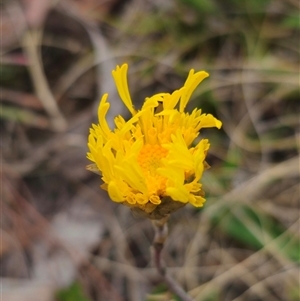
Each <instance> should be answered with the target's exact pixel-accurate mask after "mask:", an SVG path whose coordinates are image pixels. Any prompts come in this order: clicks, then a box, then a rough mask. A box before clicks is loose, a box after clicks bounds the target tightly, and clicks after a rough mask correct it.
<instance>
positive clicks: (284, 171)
mask: <svg viewBox="0 0 300 301" xmlns="http://www.w3.org/2000/svg"><path fill="white" fill-rule="evenodd" d="M0 5H1V19H2V22H1V24H0V25H1V93H0V97H1V110H0V113H1V138H2V139H1V150H2V155H1V156H2V165H1V247H0V256H1V258H0V262H1V286H2V300H3V301H52V300H54V301H107V300H112V301H141V300H145V301H164V300H165V301H167V300H179V299H178V298H176V297H175V296H173V295H172V294H171V293H170V292H168V290H167V289H166V287H165V285H164V284H163V283H161V281H160V280H159V278H158V277H157V273H156V271H155V269H154V268H153V267H152V265H151V262H150V261H151V260H150V258H151V256H150V246H151V243H152V240H153V229H152V225H151V222H150V221H149V220H146V219H143V218H139V217H135V216H133V215H132V213H131V212H130V210H129V209H128V208H126V207H123V206H118V205H117V204H115V203H113V202H111V201H110V200H109V199H108V197H107V196H106V194H105V192H103V191H102V190H101V189H100V187H99V185H100V178H99V176H97V175H95V174H93V173H90V172H88V171H86V169H85V166H86V165H87V164H89V162H88V160H87V159H86V151H87V145H86V143H87V135H88V131H89V127H90V125H91V123H92V122H96V121H97V107H98V103H99V98H100V97H101V95H102V94H103V93H106V92H107V93H109V101H110V102H111V103H112V105H111V108H110V111H109V120H110V122H112V120H113V117H114V116H116V115H117V114H123V115H125V116H129V114H128V112H127V110H126V109H125V107H124V105H123V104H122V103H121V102H120V100H119V97H118V94H117V92H116V90H115V86H114V82H113V80H112V76H111V70H112V69H114V68H115V66H116V65H117V64H119V65H120V64H122V63H124V62H127V63H128V64H129V86H130V91H131V94H132V98H133V100H134V102H135V105H136V107H137V108H138V107H139V104H140V103H141V102H142V101H143V100H144V98H145V97H146V96H151V95H153V94H154V93H158V92H171V91H173V90H175V89H178V88H180V87H181V86H182V85H183V83H184V81H185V79H186V77H187V74H188V72H189V70H190V69H192V68H194V69H195V70H197V71H199V70H206V71H207V72H209V74H210V77H209V78H208V79H206V80H205V81H204V82H203V83H202V84H201V85H200V86H199V88H198V89H197V90H196V91H195V93H194V94H193V97H192V101H191V102H190V104H189V109H193V108H195V107H199V108H202V109H203V112H205V113H211V114H214V115H215V116H216V117H217V118H219V119H220V120H222V121H223V127H222V129H221V130H217V129H209V130H203V131H202V133H201V136H202V137H206V138H209V139H210V141H211V149H210V152H209V155H208V158H207V161H208V163H209V164H210V165H211V166H212V167H211V169H210V170H208V171H206V173H205V175H204V177H203V185H204V190H205V191H206V197H207V202H206V204H205V206H204V208H203V209H196V208H193V207H192V206H189V205H188V206H186V207H184V209H182V210H180V211H178V212H176V213H174V214H173V215H172V216H171V219H170V221H169V231H170V234H169V238H168V241H167V243H166V247H165V253H164V259H165V261H166V263H167V265H168V266H169V272H170V273H171V274H172V275H173V276H174V278H175V279H176V280H177V281H179V282H180V283H181V284H182V286H183V287H184V288H185V289H186V290H187V291H188V292H189V294H190V295H191V296H192V297H193V298H195V300H196V301H224V300H225V301H232V300H234V301H246V300H247V301H265V300H268V301H282V300H286V301H289V300H290V301H297V300H300V293H299V291H300V289H299V278H300V270H299V262H300V250H299V242H300V233H299V232H300V230H299V227H300V225H299V212H300V206H299V195H300V191H299V108H300V103H299V27H300V25H299V2H298V1H297V0H254V1H238V0H224V1H220V0H201V1H198V0H174V1H171V0H167V1H157V0H154V1H141V0H126V1H120V0H107V1H99V0H98V1H97V0H53V1H50V0H44V1H39V0H3V1H1V4H0Z"/></svg>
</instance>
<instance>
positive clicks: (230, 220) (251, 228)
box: [213, 205, 300, 262]
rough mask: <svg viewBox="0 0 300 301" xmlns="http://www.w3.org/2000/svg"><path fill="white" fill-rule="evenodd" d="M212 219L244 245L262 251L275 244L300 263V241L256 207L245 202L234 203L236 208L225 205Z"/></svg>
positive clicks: (289, 257) (285, 254)
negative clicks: (240, 203) (241, 203)
mask: <svg viewBox="0 0 300 301" xmlns="http://www.w3.org/2000/svg"><path fill="white" fill-rule="evenodd" d="M213 222H214V223H215V224H217V225H218V226H220V227H221V228H222V230H223V231H225V232H226V233H227V234H229V235H230V236H232V237H234V238H235V239H237V240H238V241H240V242H242V243H244V244H245V245H248V246H250V247H253V248H254V249H257V250H259V249H261V248H263V247H265V246H266V245H267V244H274V246H275V250H276V252H279V253H281V254H282V255H283V256H285V257H287V258H288V259H290V260H292V261H296V262H300V241H299V240H298V239H296V238H294V237H292V236H291V235H290V234H289V233H288V232H286V230H285V228H284V227H283V226H281V225H280V224H278V222H276V221H275V220H274V219H273V218H271V217H270V216H268V215H267V214H265V213H263V212H261V211H259V210H258V209H256V208H253V207H249V206H246V205H238V206H237V205H235V206H234V208H233V209H232V208H229V207H226V208H224V209H223V210H222V212H219V213H218V214H217V215H215V216H214V217H213ZM274 240H275V241H274Z"/></svg>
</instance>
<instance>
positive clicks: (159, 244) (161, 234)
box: [152, 216, 193, 301]
mask: <svg viewBox="0 0 300 301" xmlns="http://www.w3.org/2000/svg"><path fill="white" fill-rule="evenodd" d="M168 218H169V216H166V217H165V218H163V219H160V220H154V221H153V226H154V229H155V236H154V240H153V246H152V247H153V253H152V254H153V262H154V265H155V267H156V269H157V271H158V273H159V275H160V276H161V278H162V280H163V281H164V282H165V283H166V285H167V286H168V288H169V290H170V291H171V292H173V293H174V294H175V295H177V296H178V297H179V298H180V299H181V300H182V301H193V299H192V298H191V297H190V296H189V295H188V294H187V293H186V292H185V291H184V289H183V288H182V287H181V286H180V284H179V283H178V282H176V281H175V280H174V279H173V278H172V277H171V276H170V275H169V274H168V273H167V272H166V267H165V266H164V265H163V263H162V256H161V254H162V250H163V247H164V243H165V240H166V239H167V236H168V226H167V221H168Z"/></svg>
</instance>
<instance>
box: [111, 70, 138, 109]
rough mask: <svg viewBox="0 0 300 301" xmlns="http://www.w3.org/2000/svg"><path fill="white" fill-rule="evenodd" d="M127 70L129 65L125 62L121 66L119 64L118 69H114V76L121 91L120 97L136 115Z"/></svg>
mask: <svg viewBox="0 0 300 301" xmlns="http://www.w3.org/2000/svg"><path fill="white" fill-rule="evenodd" d="M127 71H128V65H127V64H123V65H122V66H121V68H120V67H119V66H117V68H116V70H113V71H112V75H113V78H114V80H115V83H116V86H117V90H118V92H119V95H120V98H121V99H122V101H123V103H124V104H125V106H126V107H127V109H128V110H129V112H130V113H131V114H132V115H134V114H135V110H134V107H133V105H132V100H131V97H130V93H129V89H128V82H127Z"/></svg>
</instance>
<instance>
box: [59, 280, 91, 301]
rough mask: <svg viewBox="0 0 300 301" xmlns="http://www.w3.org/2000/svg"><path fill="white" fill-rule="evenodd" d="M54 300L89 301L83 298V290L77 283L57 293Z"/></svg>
mask: <svg viewBox="0 0 300 301" xmlns="http://www.w3.org/2000/svg"><path fill="white" fill-rule="evenodd" d="M56 299H57V300H58V301H91V300H90V299H88V298H87V297H85V296H84V293H83V289H82V287H81V285H80V284H79V283H77V282H75V283H73V284H72V285H71V286H70V287H68V288H66V289H62V290H60V291H58V292H57V293H56Z"/></svg>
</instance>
